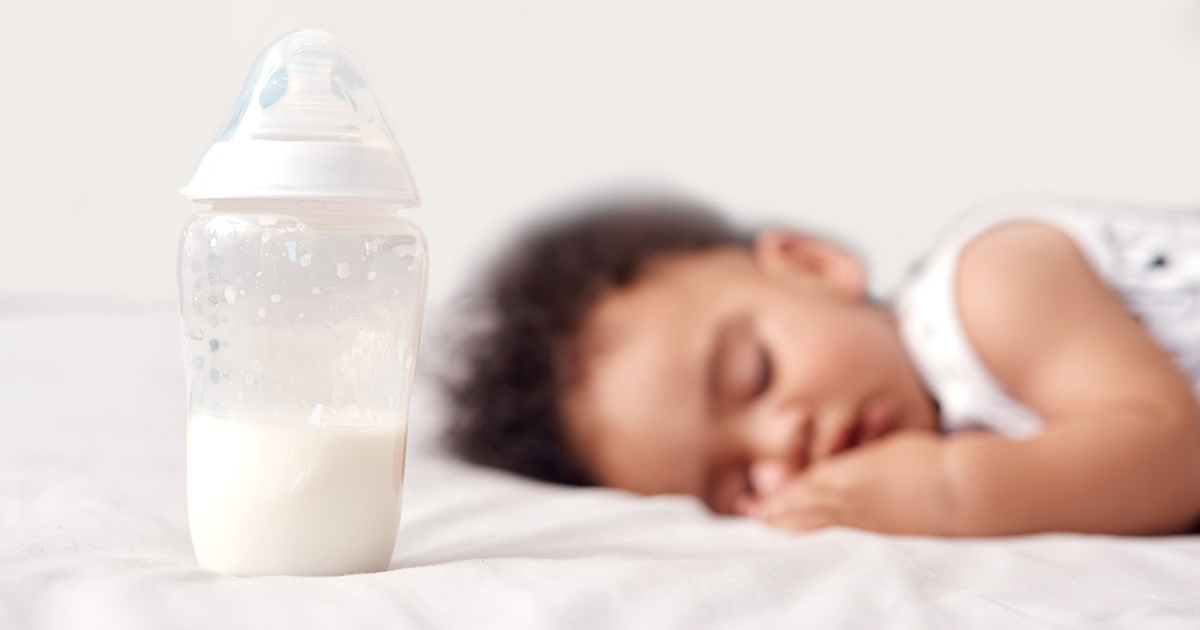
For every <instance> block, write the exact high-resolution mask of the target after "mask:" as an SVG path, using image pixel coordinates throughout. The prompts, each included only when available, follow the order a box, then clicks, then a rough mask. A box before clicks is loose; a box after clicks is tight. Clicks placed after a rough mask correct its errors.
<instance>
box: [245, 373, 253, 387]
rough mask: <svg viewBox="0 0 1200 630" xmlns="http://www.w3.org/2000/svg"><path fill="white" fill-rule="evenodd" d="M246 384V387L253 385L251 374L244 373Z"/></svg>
mask: <svg viewBox="0 0 1200 630" xmlns="http://www.w3.org/2000/svg"><path fill="white" fill-rule="evenodd" d="M246 384H247V385H253V384H254V375H253V374H251V373H249V372H246Z"/></svg>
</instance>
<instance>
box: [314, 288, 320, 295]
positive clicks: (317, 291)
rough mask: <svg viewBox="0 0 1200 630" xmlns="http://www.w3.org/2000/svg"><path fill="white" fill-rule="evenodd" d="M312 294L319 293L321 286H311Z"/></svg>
mask: <svg viewBox="0 0 1200 630" xmlns="http://www.w3.org/2000/svg"><path fill="white" fill-rule="evenodd" d="M313 295H321V287H313Z"/></svg>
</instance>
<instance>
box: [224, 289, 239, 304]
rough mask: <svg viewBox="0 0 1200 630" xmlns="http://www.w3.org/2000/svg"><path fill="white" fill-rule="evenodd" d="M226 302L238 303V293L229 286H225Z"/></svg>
mask: <svg viewBox="0 0 1200 630" xmlns="http://www.w3.org/2000/svg"><path fill="white" fill-rule="evenodd" d="M225 301H226V302H229V303H230V304H233V303H234V302H237V293H236V292H234V290H233V287H231V286H229V285H225Z"/></svg>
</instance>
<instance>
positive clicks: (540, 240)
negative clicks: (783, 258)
mask: <svg viewBox="0 0 1200 630" xmlns="http://www.w3.org/2000/svg"><path fill="white" fill-rule="evenodd" d="M560 217H562V218H559V219H556V220H553V221H550V222H547V223H542V224H540V225H537V226H535V227H534V228H533V229H532V230H530V231H529V232H528V233H527V234H526V236H525V237H524V238H522V239H520V240H519V241H518V242H516V243H514V244H513V245H512V246H511V248H510V249H509V250H508V252H507V254H506V255H504V256H501V258H500V260H499V261H498V262H497V263H496V264H495V265H494V266H493V267H492V268H491V272H490V273H489V274H488V275H487V277H486V278H485V283H484V285H483V290H482V291H481V292H480V293H479V294H478V295H476V296H475V297H476V298H477V299H478V300H479V303H478V304H474V305H472V306H471V307H470V309H471V310H472V313H471V317H472V318H475V321H476V322H480V321H482V322H483V323H482V325H477V327H476V330H474V332H472V333H469V334H467V335H466V336H465V337H463V338H460V339H458V340H456V345H457V346H458V355H459V356H458V359H459V362H460V368H459V370H458V372H459V373H458V375H457V376H451V377H449V379H448V381H449V382H447V383H445V385H446V389H447V393H448V394H449V398H450V402H451V408H452V412H451V413H452V419H451V420H452V421H451V425H450V428H449V433H448V436H447V437H448V438H449V445H450V447H451V449H452V450H454V451H455V452H457V453H458V454H460V455H461V456H463V457H464V458H466V459H467V460H469V461H472V462H475V463H479V464H484V465H487V466H494V467H497V468H502V469H505V470H509V471H512V472H516V473H519V474H522V475H526V476H529V477H534V478H537V479H541V480H544V481H551V482H557V483H565V484H570V485H592V482H591V480H590V479H589V478H588V475H587V474H586V473H585V472H584V470H583V469H582V467H581V466H580V465H579V463H578V461H577V459H576V458H575V457H574V456H573V455H572V453H571V450H570V448H569V447H568V446H567V444H566V443H565V437H564V432H563V428H562V418H561V412H560V409H561V401H562V397H563V394H564V393H565V392H566V391H567V390H568V388H569V387H570V386H571V384H572V383H571V378H572V374H573V372H574V370H575V369H576V368H577V366H576V365H574V363H576V362H577V361H578V358H577V357H576V353H575V350H576V348H575V347H574V346H575V342H576V339H577V337H578V336H579V334H580V332H581V328H582V327H583V325H584V320H585V318H586V316H587V314H588V312H589V310H590V309H591V308H592V307H593V306H594V305H595V304H596V302H597V301H598V300H599V299H600V297H601V296H602V295H603V294H604V293H605V292H607V291H610V290H613V289H619V288H622V287H627V286H629V285H630V284H632V283H633V282H634V281H635V280H636V279H637V278H638V274H639V273H640V272H641V271H642V269H643V268H644V266H645V263H646V262H647V261H648V260H650V259H652V258H655V257H658V256H662V255H666V254H673V253H684V252H695V251H701V250H706V249H711V248H716V247H721V246H729V245H738V246H748V245H749V243H750V238H749V236H748V235H747V234H743V233H742V232H739V231H738V230H737V229H735V228H734V227H733V226H731V225H730V224H729V223H728V222H726V221H725V220H724V219H722V218H721V217H720V216H719V215H717V214H716V213H715V212H714V211H712V210H711V209H709V208H708V207H706V206H704V205H701V204H698V203H695V202H691V201H686V200H681V199H661V198H657V199H647V198H624V199H607V200H602V201H592V202H591V203H589V204H587V205H585V206H583V207H582V208H579V209H577V210H576V211H574V212H570V213H565V214H561V215H560Z"/></svg>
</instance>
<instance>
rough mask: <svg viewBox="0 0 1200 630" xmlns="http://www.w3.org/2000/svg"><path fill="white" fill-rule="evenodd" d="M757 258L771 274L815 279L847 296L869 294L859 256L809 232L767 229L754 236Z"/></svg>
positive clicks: (854, 297) (853, 296) (755, 255)
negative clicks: (808, 233)
mask: <svg viewBox="0 0 1200 630" xmlns="http://www.w3.org/2000/svg"><path fill="white" fill-rule="evenodd" d="M754 259H755V262H756V263H758V266H759V267H760V268H762V270H763V271H765V272H767V273H768V274H773V275H774V274H784V275H791V276H796V275H799V276H801V277H807V278H810V279H815V280H817V281H819V282H820V283H822V284H824V285H825V286H827V287H828V288H830V289H832V290H833V291H834V292H836V293H837V294H838V295H840V296H841V297H844V298H847V299H852V300H859V299H862V297H863V296H864V295H865V294H866V290H867V277H866V271H865V270H864V269H863V265H862V263H861V262H860V261H859V260H858V257H857V256H855V255H854V254H852V253H850V252H849V251H848V250H846V249H843V248H842V247H840V246H838V245H834V244H833V243H830V242H829V241H826V240H822V239H819V238H816V237H813V236H809V235H807V234H802V233H800V232H796V231H794V230H788V229H783V228H767V229H764V230H762V231H760V232H759V233H758V234H757V235H755V237H754Z"/></svg>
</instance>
